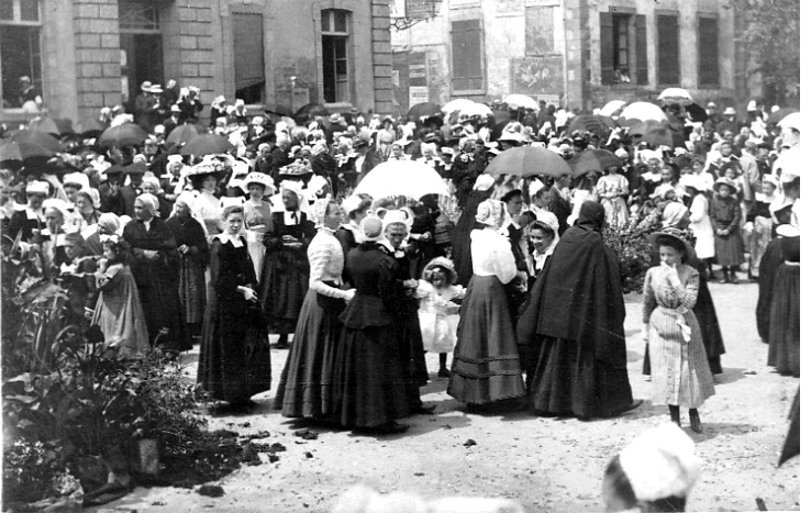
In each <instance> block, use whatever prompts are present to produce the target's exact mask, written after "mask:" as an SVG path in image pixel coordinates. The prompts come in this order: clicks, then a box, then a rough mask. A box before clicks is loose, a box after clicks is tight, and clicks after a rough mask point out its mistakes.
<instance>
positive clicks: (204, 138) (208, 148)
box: [180, 134, 234, 157]
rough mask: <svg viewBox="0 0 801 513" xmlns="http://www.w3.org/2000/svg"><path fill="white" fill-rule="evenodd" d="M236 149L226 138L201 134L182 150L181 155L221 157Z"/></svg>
mask: <svg viewBox="0 0 801 513" xmlns="http://www.w3.org/2000/svg"><path fill="white" fill-rule="evenodd" d="M232 149H234V146H233V145H232V144H231V143H230V142H229V141H228V139H226V138H225V137H223V136H221V135H218V134H200V135H198V136H197V137H195V138H194V139H192V140H191V141H189V142H188V143H186V144H185V145H184V147H183V148H181V151H180V154H181V155H194V156H196V157H202V156H204V155H219V154H222V153H226V152H228V151H230V150H232Z"/></svg>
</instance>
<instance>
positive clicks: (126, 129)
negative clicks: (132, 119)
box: [97, 123, 147, 148]
mask: <svg viewBox="0 0 801 513" xmlns="http://www.w3.org/2000/svg"><path fill="white" fill-rule="evenodd" d="M145 139H147V132H145V130H144V129H143V128H142V127H141V126H139V125H137V124H134V123H123V124H121V125H117V126H112V127H109V128H106V129H105V130H104V131H103V133H102V134H100V138H98V140H97V144H98V146H100V147H101V148H113V147H116V148H123V147H125V146H140V145H141V144H142V143H143V142H145Z"/></svg>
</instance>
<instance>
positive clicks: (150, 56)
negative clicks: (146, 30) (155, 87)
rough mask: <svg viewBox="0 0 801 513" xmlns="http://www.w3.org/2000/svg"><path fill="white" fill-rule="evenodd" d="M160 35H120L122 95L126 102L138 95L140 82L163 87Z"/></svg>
mask: <svg viewBox="0 0 801 513" xmlns="http://www.w3.org/2000/svg"><path fill="white" fill-rule="evenodd" d="M161 44H162V43H161V34H136V33H125V32H124V33H121V34H120V51H121V56H120V64H121V75H122V87H123V90H122V93H123V95H127V96H128V97H127V101H133V99H134V98H136V95H137V94H139V86H141V85H142V82H144V81H146V80H147V81H149V82H151V83H153V84H162V86H163V85H164V59H163V57H162V55H163V54H162V47H161Z"/></svg>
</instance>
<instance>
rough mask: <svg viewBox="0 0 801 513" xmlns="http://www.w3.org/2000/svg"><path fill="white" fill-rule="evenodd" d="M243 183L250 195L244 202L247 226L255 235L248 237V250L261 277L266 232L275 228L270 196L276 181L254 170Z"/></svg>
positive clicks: (257, 273)
mask: <svg viewBox="0 0 801 513" xmlns="http://www.w3.org/2000/svg"><path fill="white" fill-rule="evenodd" d="M243 185H244V186H245V190H246V192H247V193H248V194H249V195H250V196H249V197H248V199H247V200H245V204H244V208H245V228H246V229H247V230H249V231H251V232H253V235H255V237H249V238H248V250H249V252H250V258H251V259H252V260H253V267H254V268H255V269H256V278H261V276H259V274H261V269H262V265H263V264H264V251H265V248H264V234H265V233H267V232H270V231H272V229H273V211H272V203H271V202H270V197H271V196H272V195H273V194H275V182H273V179H272V178H271V177H270V176H268V175H266V174H264V173H259V172H258V171H254V172H251V173H249V174H248V175H247V176H246V177H245V179H244V180H243ZM251 238H252V239H253V242H251V240H250V239H251Z"/></svg>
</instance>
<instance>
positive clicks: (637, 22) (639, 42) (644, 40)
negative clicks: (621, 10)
mask: <svg viewBox="0 0 801 513" xmlns="http://www.w3.org/2000/svg"><path fill="white" fill-rule="evenodd" d="M634 28H635V35H634V48H635V50H634V51H635V52H636V53H637V63H636V64H637V67H636V68H637V84H647V83H648V33H647V28H646V26H645V15H644V14H635V15H634Z"/></svg>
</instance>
